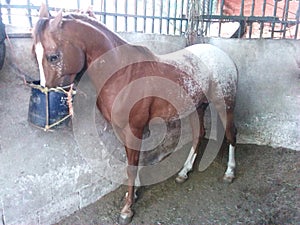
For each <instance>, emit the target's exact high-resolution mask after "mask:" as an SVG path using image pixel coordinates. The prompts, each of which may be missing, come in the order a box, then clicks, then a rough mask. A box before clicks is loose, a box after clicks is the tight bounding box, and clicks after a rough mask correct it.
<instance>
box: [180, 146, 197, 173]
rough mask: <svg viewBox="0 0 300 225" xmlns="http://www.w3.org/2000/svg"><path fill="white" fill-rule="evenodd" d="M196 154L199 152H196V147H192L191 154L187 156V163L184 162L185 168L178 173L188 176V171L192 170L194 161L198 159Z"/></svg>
mask: <svg viewBox="0 0 300 225" xmlns="http://www.w3.org/2000/svg"><path fill="white" fill-rule="evenodd" d="M196 156H197V153H196V152H195V150H194V147H192V148H191V151H190V154H189V156H188V157H187V159H186V161H185V163H184V166H183V168H182V169H181V171H180V172H179V173H178V175H179V176H180V177H185V178H187V173H188V172H190V171H191V170H192V168H193V164H194V161H195V159H196Z"/></svg>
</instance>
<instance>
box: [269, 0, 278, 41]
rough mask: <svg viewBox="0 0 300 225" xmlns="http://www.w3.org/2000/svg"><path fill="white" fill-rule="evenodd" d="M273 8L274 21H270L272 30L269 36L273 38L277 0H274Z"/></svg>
mask: <svg viewBox="0 0 300 225" xmlns="http://www.w3.org/2000/svg"><path fill="white" fill-rule="evenodd" d="M274 3H275V4H274V10H273V17H274V19H273V20H274V21H273V22H272V30H271V38H274V30H275V24H276V22H275V18H276V14H277V3H278V1H274Z"/></svg>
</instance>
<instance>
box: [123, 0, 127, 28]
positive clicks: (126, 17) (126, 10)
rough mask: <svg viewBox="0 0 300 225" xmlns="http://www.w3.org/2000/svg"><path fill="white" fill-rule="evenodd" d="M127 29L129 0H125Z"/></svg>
mask: <svg viewBox="0 0 300 225" xmlns="http://www.w3.org/2000/svg"><path fill="white" fill-rule="evenodd" d="M124 11H125V31H126V32H127V31H128V0H125V10H124Z"/></svg>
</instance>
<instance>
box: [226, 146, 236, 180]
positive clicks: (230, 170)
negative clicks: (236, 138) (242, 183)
mask: <svg viewBox="0 0 300 225" xmlns="http://www.w3.org/2000/svg"><path fill="white" fill-rule="evenodd" d="M234 150H235V147H234V146H232V145H229V157H228V163H227V170H226V172H225V175H226V176H228V177H234V169H235V158H234Z"/></svg>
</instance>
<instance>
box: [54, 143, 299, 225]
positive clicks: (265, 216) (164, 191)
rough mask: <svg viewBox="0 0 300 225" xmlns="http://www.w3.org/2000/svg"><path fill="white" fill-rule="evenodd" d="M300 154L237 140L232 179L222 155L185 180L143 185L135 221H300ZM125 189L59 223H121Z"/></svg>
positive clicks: (243, 222) (240, 222) (140, 222)
mask: <svg viewBox="0 0 300 225" xmlns="http://www.w3.org/2000/svg"><path fill="white" fill-rule="evenodd" d="M299 159H300V152H297V151H293V150H288V149H282V148H278V149H273V148H270V147H266V146H256V145H238V150H237V153H236V160H237V173H236V175H237V177H236V179H235V180H234V182H233V183H232V184H225V183H223V182H222V181H221V177H222V175H223V172H224V170H225V166H226V160H227V159H226V154H224V155H222V154H219V156H218V157H217V158H216V160H215V161H214V162H213V164H211V165H210V167H209V168H208V169H207V170H206V171H204V172H198V171H197V169H194V171H193V172H191V173H190V178H189V180H187V181H186V182H185V183H183V184H177V183H175V181H174V177H172V178H170V179H168V180H167V181H165V182H162V183H159V184H155V185H151V186H147V187H142V188H140V190H139V198H138V200H137V202H136V204H135V206H134V211H135V215H134V217H133V220H132V224H300V160H299ZM196 168H197V166H196ZM125 192H126V186H122V187H120V188H118V189H117V190H115V191H113V192H112V193H110V194H108V195H106V196H104V197H103V198H101V199H99V200H98V201H97V202H96V203H94V204H91V205H89V206H88V207H86V208H83V209H81V210H79V211H77V212H76V213H74V214H73V215H71V216H69V217H68V218H65V219H64V220H62V221H60V222H59V223H58V224H61V225H71V224H73V225H74V224H116V223H117V221H118V215H119V210H120V208H121V207H122V204H123V200H124V199H123V198H124V193H125Z"/></svg>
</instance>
